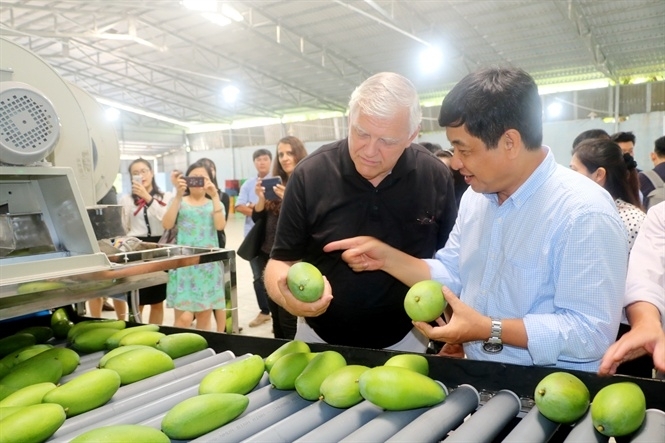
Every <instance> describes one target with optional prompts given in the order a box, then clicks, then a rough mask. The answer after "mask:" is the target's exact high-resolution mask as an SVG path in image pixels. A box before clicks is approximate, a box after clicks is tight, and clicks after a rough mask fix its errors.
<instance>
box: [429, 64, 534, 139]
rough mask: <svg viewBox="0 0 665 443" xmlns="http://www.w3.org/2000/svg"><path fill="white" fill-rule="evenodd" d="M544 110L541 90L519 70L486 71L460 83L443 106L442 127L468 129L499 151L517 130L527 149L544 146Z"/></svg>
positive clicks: (470, 76)
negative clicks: (502, 140)
mask: <svg viewBox="0 0 665 443" xmlns="http://www.w3.org/2000/svg"><path fill="white" fill-rule="evenodd" d="M542 114H543V107H542V103H541V100H540V96H539V95H538V86H536V82H535V81H534V80H533V78H532V77H531V76H530V75H529V74H528V73H527V72H526V71H524V70H522V69H519V68H512V67H507V68H486V69H482V70H480V71H477V72H474V73H471V74H469V75H467V76H466V77H464V78H463V79H462V80H460V82H459V83H457V84H456V85H455V86H454V87H453V89H452V90H451V91H450V92H449V93H448V95H446V97H445V98H444V99H443V103H442V104H441V112H440V113H439V125H440V126H442V127H448V126H450V127H460V126H465V127H466V130H467V131H469V134H471V135H473V136H474V137H477V138H479V139H480V140H482V141H483V143H485V145H487V147H488V148H495V147H496V146H497V145H498V143H499V139H500V138H501V136H502V135H503V134H504V133H505V132H506V131H507V130H509V129H515V130H517V131H518V132H519V133H520V135H521V137H522V140H523V141H524V145H525V146H526V148H527V149H538V148H540V147H541V145H542V142H543V121H542Z"/></svg>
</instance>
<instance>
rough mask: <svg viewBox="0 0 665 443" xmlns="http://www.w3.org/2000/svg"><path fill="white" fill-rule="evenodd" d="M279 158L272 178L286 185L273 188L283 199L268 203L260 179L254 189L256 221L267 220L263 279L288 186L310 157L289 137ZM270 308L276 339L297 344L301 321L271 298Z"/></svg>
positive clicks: (280, 145) (279, 147)
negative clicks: (294, 340) (298, 322)
mask: <svg viewBox="0 0 665 443" xmlns="http://www.w3.org/2000/svg"><path fill="white" fill-rule="evenodd" d="M276 154H277V155H276V161H275V163H274V164H273V170H272V176H273V177H280V178H281V179H282V183H281V184H278V185H276V186H275V187H274V188H273V190H274V191H275V194H277V197H279V198H278V199H277V200H266V197H265V191H266V189H264V188H263V186H262V185H261V182H262V180H260V179H259V180H257V181H256V187H255V188H254V191H255V192H256V195H257V196H258V197H259V201H258V202H257V203H256V205H255V206H254V211H253V213H252V219H253V220H254V221H256V220H258V219H259V218H263V217H265V219H266V223H265V227H266V232H265V236H264V240H263V244H262V245H261V250H260V252H259V256H258V257H257V260H258V261H259V264H260V265H261V275H263V271H265V268H266V265H267V264H268V259H269V258H270V250H271V249H272V245H273V243H274V242H275V233H276V232H277V220H278V218H279V213H280V210H281V208H282V199H283V198H284V192H285V191H286V185H287V183H288V181H289V177H290V176H291V173H292V172H293V170H294V169H295V167H296V165H297V164H298V162H300V160H302V159H303V158H305V156H306V155H307V151H306V150H305V146H304V145H303V143H302V142H301V141H300V140H299V139H298V138H296V137H293V136H287V137H284V138H282V139H281V140H280V141H279V142H278V143H277V153H276ZM268 305H269V306H270V312H271V313H272V325H273V333H274V334H275V338H284V339H288V340H293V338H294V337H295V335H296V324H297V320H298V319H297V317H295V316H294V315H292V314H290V313H289V312H288V311H287V310H286V309H284V308H282V307H281V306H279V305H278V304H277V303H275V302H274V301H273V300H272V299H271V298H268Z"/></svg>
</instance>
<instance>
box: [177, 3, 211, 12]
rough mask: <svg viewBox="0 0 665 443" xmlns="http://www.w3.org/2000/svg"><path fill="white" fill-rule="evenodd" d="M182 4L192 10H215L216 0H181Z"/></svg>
mask: <svg viewBox="0 0 665 443" xmlns="http://www.w3.org/2000/svg"><path fill="white" fill-rule="evenodd" d="M182 5H183V6H184V7H185V8H187V9H189V10H192V11H198V12H217V0H182Z"/></svg>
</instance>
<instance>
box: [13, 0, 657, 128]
mask: <svg viewBox="0 0 665 443" xmlns="http://www.w3.org/2000/svg"><path fill="white" fill-rule="evenodd" d="M218 3H220V4H221V3H222V2H221V1H220V2H218ZM229 3H230V4H231V5H232V6H234V7H235V8H236V9H237V10H238V11H239V12H240V13H241V14H242V15H243V21H242V22H237V23H232V24H230V25H228V26H225V27H219V26H216V25H214V24H212V23H210V22H209V21H207V20H205V19H204V18H202V17H201V15H200V14H199V13H196V12H192V11H189V10H187V9H185V8H184V7H183V6H182V5H181V2H180V1H176V0H90V1H85V0H53V1H48V0H2V2H1V4H0V35H2V36H4V37H6V38H8V39H11V40H13V41H15V42H17V43H19V44H20V45H22V46H24V47H27V48H29V49H30V50H32V51H34V52H35V53H36V54H38V55H39V56H41V57H42V58H43V59H44V60H45V61H46V62H47V63H49V64H50V65H52V66H53V67H54V68H55V69H56V71H58V72H59V73H60V74H61V75H62V76H63V77H65V78H66V79H68V80H69V81H71V82H73V83H75V84H76V85H78V86H80V87H81V88H83V89H85V90H87V91H88V92H90V93H92V94H93V95H94V96H96V97H100V98H103V99H105V100H107V101H110V102H117V103H122V104H125V105H126V106H131V107H133V108H138V109H141V110H144V111H147V112H150V113H153V114H157V115H159V116H161V117H167V118H169V119H173V120H175V121H180V122H188V123H193V122H199V123H230V122H232V121H237V120H240V119H247V118H255V117H281V116H283V115H285V114H289V113H300V112H322V111H341V112H344V111H345V108H346V104H347V102H348V98H349V95H350V93H351V91H352V90H353V88H354V87H355V86H357V85H358V84H359V83H360V82H361V81H362V80H364V79H365V78H367V77H368V76H370V75H371V74H373V73H376V72H380V71H395V72H399V73H401V74H404V75H406V76H407V77H409V78H410V79H411V80H412V81H413V82H414V84H415V85H416V87H417V88H418V90H419V92H420V94H421V97H422V98H426V97H428V96H433V97H435V96H441V95H442V93H443V92H444V91H446V90H447V89H449V88H450V87H451V86H452V85H453V84H454V83H455V82H456V81H458V80H459V79H460V78H461V77H462V76H464V75H465V74H466V73H468V72H469V71H472V70H474V69H476V68H477V67H479V66H486V65H496V64H513V65H515V66H519V67H522V68H524V69H526V70H527V71H528V72H530V73H531V74H532V75H533V76H534V77H535V78H536V79H537V81H538V82H539V83H540V84H552V83H560V82H571V81H582V80H593V79H603V78H610V79H613V80H620V79H622V78H624V77H626V76H632V75H638V76H652V77H653V76H656V77H658V78H659V79H662V78H663V75H664V74H665V0H492V1H485V0H474V1H470V0H469V1H461V0H455V1H451V0H449V1H430V0H412V1H404V0H390V1H385V0H300V1H288V0H256V1H233V2H229ZM428 44H432V45H437V46H441V47H442V48H443V51H444V54H445V57H446V61H445V62H444V65H443V67H442V68H441V69H440V71H439V72H437V73H436V74H434V75H425V74H424V73H423V72H421V71H420V68H419V66H418V63H417V56H418V54H419V52H420V51H421V50H423V49H424V48H425V47H426V45H428ZM1 56H2V54H0V57H1ZM229 84H233V85H236V86H237V87H238V88H240V90H241V94H240V97H239V100H238V102H237V103H236V104H234V105H228V104H226V103H225V102H224V100H223V99H222V97H221V94H220V91H221V89H222V88H223V87H224V86H226V85H229Z"/></svg>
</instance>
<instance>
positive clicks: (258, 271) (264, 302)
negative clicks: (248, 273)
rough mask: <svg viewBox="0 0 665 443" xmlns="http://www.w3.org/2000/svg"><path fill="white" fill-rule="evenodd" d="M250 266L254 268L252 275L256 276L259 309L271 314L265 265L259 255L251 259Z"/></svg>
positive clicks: (255, 287)
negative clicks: (264, 270) (264, 281)
mask: <svg viewBox="0 0 665 443" xmlns="http://www.w3.org/2000/svg"><path fill="white" fill-rule="evenodd" d="M249 266H250V267H251V268H252V275H253V276H254V282H253V284H254V292H255V293H256V302H257V303H258V304H259V309H260V310H261V313H263V314H266V315H268V314H270V306H269V305H268V293H267V292H266V287H265V285H264V284H263V275H262V274H263V268H264V266H265V264H264V263H262V260H261V259H260V258H259V257H254V258H253V259H252V260H250V261H249Z"/></svg>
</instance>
